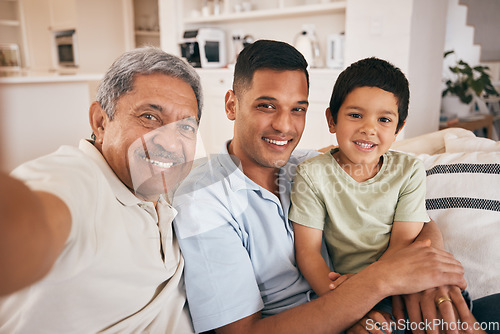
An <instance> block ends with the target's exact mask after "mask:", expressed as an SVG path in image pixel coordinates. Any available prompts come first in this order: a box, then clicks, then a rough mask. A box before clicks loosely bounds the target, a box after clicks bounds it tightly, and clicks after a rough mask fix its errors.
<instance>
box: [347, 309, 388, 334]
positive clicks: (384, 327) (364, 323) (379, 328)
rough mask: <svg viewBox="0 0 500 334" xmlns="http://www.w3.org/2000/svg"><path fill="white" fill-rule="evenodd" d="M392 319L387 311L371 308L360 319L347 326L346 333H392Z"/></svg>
mask: <svg viewBox="0 0 500 334" xmlns="http://www.w3.org/2000/svg"><path fill="white" fill-rule="evenodd" d="M394 325H395V324H394V321H392V319H391V315H390V314H389V313H387V312H383V311H379V310H371V311H370V312H368V313H367V314H366V315H365V316H364V317H363V318H362V319H361V320H359V321H358V322H357V323H355V324H354V325H353V326H352V327H351V328H349V329H348V330H347V331H346V333H347V334H387V333H392V329H393V326H394Z"/></svg>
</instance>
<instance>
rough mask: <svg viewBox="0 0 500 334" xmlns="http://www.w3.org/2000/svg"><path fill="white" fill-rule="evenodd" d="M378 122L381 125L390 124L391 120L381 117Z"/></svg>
mask: <svg viewBox="0 0 500 334" xmlns="http://www.w3.org/2000/svg"><path fill="white" fill-rule="evenodd" d="M379 121H380V122H382V123H389V122H392V120H391V119H390V118H387V117H381V118H379Z"/></svg>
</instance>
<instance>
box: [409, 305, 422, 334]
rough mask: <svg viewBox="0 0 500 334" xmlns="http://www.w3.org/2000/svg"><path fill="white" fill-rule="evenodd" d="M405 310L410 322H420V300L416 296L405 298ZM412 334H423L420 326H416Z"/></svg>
mask: <svg viewBox="0 0 500 334" xmlns="http://www.w3.org/2000/svg"><path fill="white" fill-rule="evenodd" d="M405 305H406V312H407V313H408V319H409V320H410V323H416V324H420V323H421V322H422V313H421V312H420V301H419V299H418V298H405ZM416 327H417V328H415V330H413V328H412V330H413V334H424V331H423V330H422V328H421V326H416Z"/></svg>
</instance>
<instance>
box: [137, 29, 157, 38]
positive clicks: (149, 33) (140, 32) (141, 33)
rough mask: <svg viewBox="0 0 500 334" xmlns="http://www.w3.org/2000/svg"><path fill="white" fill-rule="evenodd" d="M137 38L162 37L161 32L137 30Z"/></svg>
mask: <svg viewBox="0 0 500 334" xmlns="http://www.w3.org/2000/svg"><path fill="white" fill-rule="evenodd" d="M135 35H136V36H149V37H160V32H159V31H155V30H136V31H135Z"/></svg>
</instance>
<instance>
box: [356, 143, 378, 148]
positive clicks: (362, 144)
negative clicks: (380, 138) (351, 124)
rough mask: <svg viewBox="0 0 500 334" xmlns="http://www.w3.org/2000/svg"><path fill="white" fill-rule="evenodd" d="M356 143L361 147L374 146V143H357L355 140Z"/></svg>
mask: <svg viewBox="0 0 500 334" xmlns="http://www.w3.org/2000/svg"><path fill="white" fill-rule="evenodd" d="M356 145H359V146H361V147H362V148H372V147H373V146H375V144H365V143H358V142H356Z"/></svg>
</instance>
